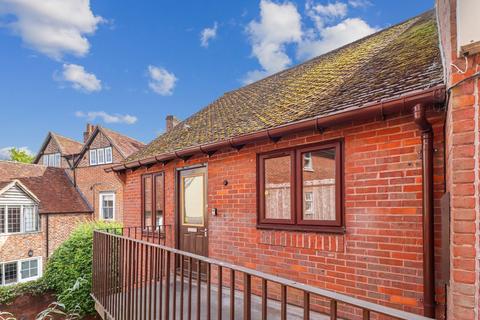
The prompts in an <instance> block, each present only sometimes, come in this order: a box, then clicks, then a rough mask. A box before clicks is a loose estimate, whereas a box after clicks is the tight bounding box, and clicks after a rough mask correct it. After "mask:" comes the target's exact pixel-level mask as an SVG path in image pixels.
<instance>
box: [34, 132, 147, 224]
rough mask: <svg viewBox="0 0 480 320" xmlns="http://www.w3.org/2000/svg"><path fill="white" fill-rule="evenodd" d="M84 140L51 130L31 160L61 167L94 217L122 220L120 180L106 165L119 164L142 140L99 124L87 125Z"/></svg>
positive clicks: (139, 145)
mask: <svg viewBox="0 0 480 320" xmlns="http://www.w3.org/2000/svg"><path fill="white" fill-rule="evenodd" d="M83 139H84V140H83V143H80V142H77V141H74V140H72V139H69V138H66V137H63V136H61V135H58V134H55V133H52V132H50V133H49V134H48V135H47V137H46V138H45V141H44V143H43V144H42V147H41V148H40V151H39V152H38V154H37V156H36V158H35V160H34V163H37V164H44V165H46V166H50V167H61V168H64V169H65V170H66V172H67V173H68V174H69V176H70V177H71V179H72V180H73V183H74V184H75V186H77V187H78V188H79V189H80V190H81V192H82V193H83V195H84V196H85V198H86V199H87V201H88V202H89V203H90V205H91V207H92V208H93V211H94V217H95V219H101V220H115V221H122V220H123V218H122V213H123V211H124V210H123V182H122V181H121V180H120V179H119V178H118V177H117V175H116V174H113V173H107V172H105V168H106V167H108V166H111V165H112V164H118V163H121V162H123V161H125V159H127V158H128V157H129V156H131V155H132V154H133V153H135V152H137V151H138V150H139V149H140V148H142V147H143V146H144V144H143V143H141V142H139V141H137V140H135V139H132V138H130V137H127V136H125V135H123V134H120V133H117V132H115V131H112V130H110V129H107V128H103V127H101V126H95V125H92V124H87V126H86V130H85V132H84V133H83Z"/></svg>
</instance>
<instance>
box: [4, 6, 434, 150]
mask: <svg viewBox="0 0 480 320" xmlns="http://www.w3.org/2000/svg"><path fill="white" fill-rule="evenodd" d="M432 7H433V0H402V1H390V0H382V1H380V0H378V1H373V0H371V1H367V0H338V1H324V0H316V1H315V0H299V1H293V0H291V1H274V0H271V1H270V0H255V1H213V0H204V1H153V0H151V1H131V0H122V1H111V0H108V1H107V0H103V1H97V0H91V1H90V2H89V1H88V0H71V1H68V2H65V1H63V0H44V1H28V0H0V110H1V118H2V125H1V129H0V157H1V153H2V151H1V150H2V149H4V148H7V147H12V146H15V147H26V148H28V149H29V150H31V151H32V152H33V153H35V152H37V151H38V148H39V147H40V145H41V143H42V141H43V139H44V137H45V135H46V134H47V132H48V131H54V132H57V133H59V134H62V135H65V136H69V137H72V138H74V139H77V140H80V139H81V136H82V131H83V129H84V126H85V123H86V122H87V121H90V122H93V123H96V124H100V125H104V126H106V127H109V128H111V129H113V130H117V131H119V132H123V133H125V134H127V135H130V136H132V137H134V138H136V139H139V140H141V141H144V142H149V141H151V140H152V139H154V138H155V137H156V136H157V135H158V134H160V133H161V132H162V131H163V130H164V128H165V120H164V119H165V117H166V115H168V114H174V115H175V116H177V117H178V118H180V119H184V118H186V117H188V116H189V115H190V114H192V113H194V112H196V111H198V110H199V109H201V108H202V107H204V106H205V105H207V104H208V103H209V102H211V101H213V100H214V99H215V98H216V97H218V96H220V95H222V94H223V93H224V92H226V91H230V90H233V89H235V88H238V87H240V86H242V85H244V84H245V83H248V82H251V81H254V80H256V79H259V78H261V77H264V76H266V75H268V74H271V73H274V72H277V71H280V70H282V69H284V68H286V67H289V66H292V65H295V64H298V63H300V62H302V61H305V60H306V59H308V58H310V57H312V56H316V55H319V54H321V53H323V52H325V51H329V50H331V49H333V48H335V47H338V46H339V45H342V44H344V43H345V42H349V41H352V40H355V39H357V38H359V37H363V36H365V35H367V34H370V33H372V32H375V31H376V30H379V29H382V28H385V27H388V26H390V25H392V24H396V23H398V22H401V21H403V20H406V19H408V18H409V17H412V16H415V15H417V14H420V13H422V12H424V11H426V10H428V9H430V8H432Z"/></svg>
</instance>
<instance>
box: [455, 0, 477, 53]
mask: <svg viewBox="0 0 480 320" xmlns="http://www.w3.org/2000/svg"><path fill="white" fill-rule="evenodd" d="M457 51H458V54H459V55H465V54H467V55H468V54H474V53H478V52H480V0H458V1H457Z"/></svg>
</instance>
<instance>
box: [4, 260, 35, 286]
mask: <svg viewBox="0 0 480 320" xmlns="http://www.w3.org/2000/svg"><path fill="white" fill-rule="evenodd" d="M41 276H42V258H41V257H36V258H28V259H24V260H19V261H10V262H4V263H0V286H3V285H10V284H15V283H18V282H26V281H31V280H35V279H38V278H40V277H41Z"/></svg>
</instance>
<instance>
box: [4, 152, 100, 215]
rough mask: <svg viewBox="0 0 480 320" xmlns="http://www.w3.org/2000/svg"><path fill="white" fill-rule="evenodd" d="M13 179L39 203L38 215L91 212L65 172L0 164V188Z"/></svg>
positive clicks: (23, 165)
mask: <svg viewBox="0 0 480 320" xmlns="http://www.w3.org/2000/svg"><path fill="white" fill-rule="evenodd" d="M15 179H17V180H19V181H20V182H21V183H23V184H24V185H25V186H26V187H27V188H28V189H29V190H30V191H31V192H32V193H33V194H35V196H36V197H37V198H38V199H39V200H40V206H39V212H40V213H79V212H92V209H91V208H90V206H89V205H88V204H87V202H86V201H85V199H84V198H83V197H82V195H81V193H80V192H79V191H78V190H77V189H76V188H75V186H74V185H73V183H72V181H71V180H70V178H69V177H68V176H67V174H66V173H65V170H64V169H61V168H52V167H45V166H42V165H37V164H25V163H19V162H12V161H0V186H2V185H3V186H5V185H7V184H8V183H10V182H11V181H12V180H15Z"/></svg>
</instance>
